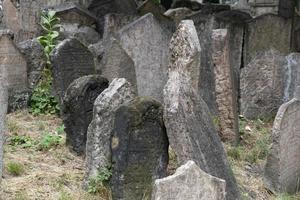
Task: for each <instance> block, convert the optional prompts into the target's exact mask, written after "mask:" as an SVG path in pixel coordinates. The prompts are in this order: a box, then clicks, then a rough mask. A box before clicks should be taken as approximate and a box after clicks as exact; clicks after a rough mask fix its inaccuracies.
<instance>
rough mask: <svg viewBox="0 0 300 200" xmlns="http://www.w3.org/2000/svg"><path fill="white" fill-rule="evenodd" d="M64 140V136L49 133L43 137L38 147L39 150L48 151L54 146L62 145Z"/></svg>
mask: <svg viewBox="0 0 300 200" xmlns="http://www.w3.org/2000/svg"><path fill="white" fill-rule="evenodd" d="M62 141H63V139H62V136H60V135H56V134H55V135H54V134H49V133H47V134H45V135H44V136H43V137H42V139H41V141H40V142H39V144H38V147H37V148H38V150H41V151H46V150H49V149H51V148H53V147H56V146H59V145H61V144H62Z"/></svg>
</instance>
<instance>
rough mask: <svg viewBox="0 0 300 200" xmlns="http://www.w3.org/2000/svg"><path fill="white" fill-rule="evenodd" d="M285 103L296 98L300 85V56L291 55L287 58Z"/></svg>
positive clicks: (285, 65) (297, 54) (285, 67)
mask: <svg viewBox="0 0 300 200" xmlns="http://www.w3.org/2000/svg"><path fill="white" fill-rule="evenodd" d="M283 68H284V93H283V101H284V102H287V101H289V100H291V99H292V98H293V97H294V93H295V90H296V86H298V85H300V54H299V53H291V54H289V55H287V56H286V57H285V64H284V66H283Z"/></svg>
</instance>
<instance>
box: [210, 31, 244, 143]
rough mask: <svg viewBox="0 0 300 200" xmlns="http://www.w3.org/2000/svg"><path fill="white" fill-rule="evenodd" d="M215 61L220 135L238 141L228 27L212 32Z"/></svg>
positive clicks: (235, 92)
mask: <svg viewBox="0 0 300 200" xmlns="http://www.w3.org/2000/svg"><path fill="white" fill-rule="evenodd" d="M212 49H213V55H212V58H213V63H214V66H215V67H214V72H215V77H216V80H215V81H216V102H217V108H218V113H219V114H218V116H219V122H220V124H219V126H220V136H221V139H222V140H224V141H228V142H231V143H236V142H237V139H238V138H239V130H238V112H237V107H238V106H237V105H238V104H237V101H238V100H237V99H238V98H237V88H236V85H234V84H235V82H234V69H233V68H232V66H231V65H230V57H229V50H230V46H229V34H228V30H227V29H215V30H213V32H212Z"/></svg>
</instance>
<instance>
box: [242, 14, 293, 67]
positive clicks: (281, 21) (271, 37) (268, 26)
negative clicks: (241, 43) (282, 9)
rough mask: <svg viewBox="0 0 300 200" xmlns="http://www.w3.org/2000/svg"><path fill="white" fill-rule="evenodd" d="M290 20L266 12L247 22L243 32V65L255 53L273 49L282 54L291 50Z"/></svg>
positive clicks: (252, 57) (254, 55) (250, 59)
mask: <svg viewBox="0 0 300 200" xmlns="http://www.w3.org/2000/svg"><path fill="white" fill-rule="evenodd" d="M291 32H292V21H291V19H286V18H283V17H280V16H276V15H273V14H266V15H262V16H260V17H257V18H255V19H252V20H250V21H249V22H248V24H247V28H246V32H245V48H244V49H245V50H244V58H243V59H244V66H246V65H247V64H248V63H249V62H251V61H252V59H254V58H255V57H256V56H257V54H260V53H262V52H265V51H268V50H270V48H272V49H275V50H277V51H279V52H281V53H283V54H288V53H290V52H291Z"/></svg>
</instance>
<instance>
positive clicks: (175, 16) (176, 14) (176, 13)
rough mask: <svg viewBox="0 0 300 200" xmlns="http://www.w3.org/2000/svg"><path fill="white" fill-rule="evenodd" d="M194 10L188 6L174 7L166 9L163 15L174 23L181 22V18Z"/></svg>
mask: <svg viewBox="0 0 300 200" xmlns="http://www.w3.org/2000/svg"><path fill="white" fill-rule="evenodd" d="M193 13H194V12H193V11H192V10H190V9H188V8H175V9H169V10H167V11H166V12H165V13H164V15H165V16H167V17H169V18H171V19H172V20H173V21H174V22H175V23H176V25H177V24H179V23H180V22H181V20H183V19H185V18H187V17H188V16H190V15H192V14H193Z"/></svg>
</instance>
